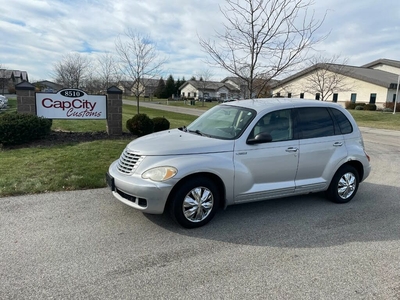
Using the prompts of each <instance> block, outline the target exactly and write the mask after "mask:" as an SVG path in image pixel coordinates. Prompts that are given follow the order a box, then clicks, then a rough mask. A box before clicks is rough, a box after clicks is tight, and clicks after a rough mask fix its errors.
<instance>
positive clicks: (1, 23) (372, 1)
mask: <svg viewBox="0 0 400 300" xmlns="http://www.w3.org/2000/svg"><path fill="white" fill-rule="evenodd" d="M315 2H316V3H315V4H314V5H313V6H312V9H314V10H315V16H316V18H322V17H323V15H324V14H325V12H327V16H326V19H325V22H324V24H323V26H322V27H321V28H320V30H319V31H318V33H319V34H321V35H325V34H327V33H329V35H328V37H327V38H326V39H325V40H324V41H322V42H321V43H320V44H318V45H317V47H316V50H318V51H320V52H321V54H323V55H324V56H327V57H331V56H334V55H340V56H341V58H346V59H347V60H348V61H347V62H348V64H351V65H356V66H357V65H363V64H366V63H368V62H371V61H373V60H376V59H379V58H388V59H395V60H400V38H399V37H400V34H399V32H400V2H399V1H398V0H382V1H376V0H362V1H361V0H354V1H349V0H323V1H321V0H318V1H315ZM223 4H224V1H223V0H169V1H164V0H148V1H143V0H130V1H126V0H70V1H68V0H29V1H26V0H12V1H7V3H6V4H3V5H1V6H0V32H1V39H0V40H1V42H0V65H1V66H2V67H3V68H4V67H5V68H8V69H17V70H23V71H27V72H28V74H29V78H30V81H36V80H42V79H48V80H51V79H52V75H51V74H52V69H53V66H54V64H55V63H56V62H58V61H60V59H61V58H62V57H63V55H65V54H68V53H70V52H80V53H84V54H85V55H88V56H90V57H91V58H93V59H95V58H96V57H97V56H98V55H101V53H104V52H109V53H115V40H116V38H117V37H118V35H123V34H124V31H125V30H126V29H128V28H131V29H134V30H135V31H138V32H141V33H143V34H146V35H149V36H150V37H151V38H152V39H153V40H154V41H156V42H157V46H158V49H159V51H160V53H162V54H163V55H165V56H166V57H167V58H168V59H167V63H166V64H165V65H164V72H165V74H172V75H173V76H174V78H175V79H177V78H178V77H179V78H181V77H183V76H185V78H186V79H189V78H190V77H191V76H192V75H196V74H200V73H202V72H204V70H210V71H211V72H212V73H213V74H214V75H213V78H212V79H214V80H221V79H222V78H223V77H225V76H228V75H229V74H228V73H226V71H224V70H221V69H217V68H215V69H213V68H211V67H210V66H208V65H207V64H206V63H205V60H206V58H207V55H206V54H205V53H204V52H203V51H202V49H201V47H200V46H199V41H198V36H201V37H202V38H204V39H208V38H211V39H212V38H213V36H214V35H215V30H218V31H222V20H223V17H222V14H221V12H220V11H219V5H223Z"/></svg>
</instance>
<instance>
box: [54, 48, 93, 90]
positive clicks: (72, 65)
mask: <svg viewBox="0 0 400 300" xmlns="http://www.w3.org/2000/svg"><path fill="white" fill-rule="evenodd" d="M89 63H90V62H89V59H88V58H87V57H86V56H83V55H82V54H80V53H69V54H67V55H65V56H63V58H62V59H61V60H60V61H59V62H57V63H56V64H55V65H54V68H53V72H54V77H55V80H56V82H57V83H59V84H61V85H62V86H63V87H64V88H77V89H79V88H83V87H84V86H83V84H84V81H85V79H86V77H87V70H88V67H89Z"/></svg>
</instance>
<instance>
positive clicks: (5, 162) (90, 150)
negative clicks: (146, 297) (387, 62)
mask: <svg viewBox="0 0 400 300" xmlns="http://www.w3.org/2000/svg"><path fill="white" fill-rule="evenodd" d="M164 101H165V102H166V100H164ZM159 102H160V103H161V102H163V101H161V100H160V101H159ZM162 104H166V103H162ZM215 104H216V103H214V102H213V103H205V105H209V106H210V107H211V106H214V105H215ZM168 105H186V104H184V103H183V102H181V103H178V101H176V102H173V101H169V103H168ZM199 105H200V107H201V105H202V103H201V102H200V103H199V102H197V103H196V107H195V108H200V107H199ZM9 107H10V111H16V100H13V99H10V100H9ZM207 108H209V107H207V106H205V108H204V109H207ZM140 112H141V113H145V114H147V115H148V116H149V117H150V118H154V117H162V116H164V117H165V118H167V119H168V120H169V121H170V123H171V128H177V127H180V126H183V125H188V124H189V123H191V122H192V121H193V120H194V119H195V118H196V117H195V116H190V115H184V114H179V113H174V112H168V111H162V110H156V109H149V108H145V107H141V108H140ZM350 112H351V114H352V115H353V116H354V118H355V120H356V121H357V123H358V125H359V126H365V127H375V128H382V129H393V130H400V113H396V114H395V115H393V114H392V113H383V112H379V111H376V112H374V111H358V110H351V111H350ZM135 114H136V106H131V105H124V106H123V128H124V131H127V130H126V126H125V124H126V121H127V120H128V119H129V118H131V117H133V116H134V115H135ZM52 129H53V130H64V131H73V132H76V131H79V132H88V131H105V130H106V121H105V120H75V121H67V120H53V127H52ZM130 140H131V139H130V138H127V139H119V140H102V141H93V142H85V143H78V144H77V143H75V144H67V145H58V146H51V147H30V148H20V149H13V150H7V149H0V197H4V196H10V195H22V194H29V193H44V192H49V191H64V190H76V189H89V188H99V187H105V186H106V183H105V179H104V174H105V172H106V171H107V169H108V166H109V165H110V163H111V162H112V161H114V160H115V159H117V158H118V157H119V155H120V154H121V152H122V150H123V149H124V148H125V146H126V145H127V144H128V143H129V141H130Z"/></svg>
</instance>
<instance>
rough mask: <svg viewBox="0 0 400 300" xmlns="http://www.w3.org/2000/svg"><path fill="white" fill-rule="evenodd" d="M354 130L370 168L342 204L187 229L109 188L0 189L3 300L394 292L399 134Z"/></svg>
mask: <svg viewBox="0 0 400 300" xmlns="http://www.w3.org/2000/svg"><path fill="white" fill-rule="evenodd" d="M362 130H363V134H364V138H365V141H366V145H367V149H368V152H369V154H370V156H371V159H372V167H373V171H372V173H371V176H370V177H369V178H368V179H367V181H366V182H364V183H362V184H361V186H360V189H359V192H358V194H357V196H356V197H355V198H354V199H353V200H352V202H350V203H348V204H344V205H337V204H333V203H331V202H329V201H327V200H325V198H324V197H323V195H320V194H318V195H312V196H302V197H294V198H285V199H280V200H271V201H265V202H259V203H252V204H246V205H238V206H233V207H229V208H228V209H227V210H225V211H220V212H219V213H218V214H217V215H216V217H215V218H214V220H213V221H211V222H210V223H209V224H208V225H207V226H205V227H202V228H199V229H195V230H185V229H182V228H180V227H178V226H177V225H175V224H174V223H173V222H172V220H171V219H170V218H169V216H168V215H162V216H152V215H144V214H142V213H140V212H138V211H136V210H134V209H131V208H130V207H128V206H126V205H124V204H122V203H120V202H119V201H117V200H115V199H114V198H113V197H112V196H111V195H110V193H109V191H108V190H107V189H96V190H86V191H73V192H61V193H50V194H42V195H30V196H21V197H9V198H0V216H1V222H0V237H1V243H0V282H1V284H0V295H1V296H0V298H1V299H47V298H54V299H189V298H191V299H335V300H337V299H346V300H347V299H400V259H399V258H400V199H399V195H400V171H399V166H400V155H399V150H398V149H399V147H400V135H399V133H398V132H392V131H376V130H373V129H368V128H363V129H362Z"/></svg>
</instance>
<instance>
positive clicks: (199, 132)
mask: <svg viewBox="0 0 400 300" xmlns="http://www.w3.org/2000/svg"><path fill="white" fill-rule="evenodd" d="M189 132H194V133H196V134H198V135H201V136H207V135H206V134H204V133H202V132H201V131H200V130H198V129H196V130H189Z"/></svg>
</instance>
